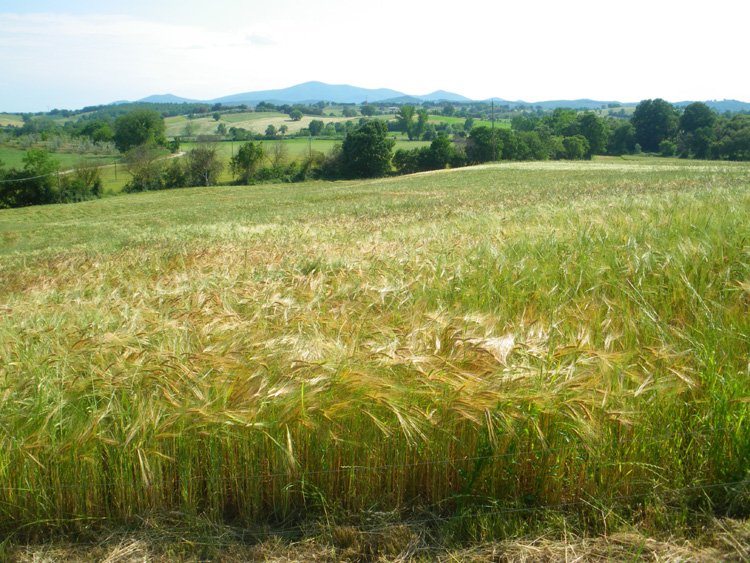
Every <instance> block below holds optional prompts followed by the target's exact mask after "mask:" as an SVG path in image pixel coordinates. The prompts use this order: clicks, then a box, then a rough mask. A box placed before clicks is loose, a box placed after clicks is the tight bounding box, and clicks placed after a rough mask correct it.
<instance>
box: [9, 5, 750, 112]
mask: <svg viewBox="0 0 750 563" xmlns="http://www.w3.org/2000/svg"><path fill="white" fill-rule="evenodd" d="M701 6H702V7H700V8H698V7H693V5H691V4H689V3H685V2H677V1H673V0H649V1H647V0H632V1H630V2H627V3H617V4H614V3H608V2H601V1H595V0H572V1H568V2H562V1H553V0H540V1H538V2H535V3H533V4H523V3H520V2H512V3H510V2H502V1H483V0H463V1H462V2H445V3H442V2H439V1H435V0H433V1H429V2H428V1H424V0H411V1H406V0H379V1H377V2H371V1H368V2H361V1H359V0H348V1H344V0H318V1H317V2H300V1H290V0H273V1H271V0H265V1H262V2H260V1H256V0H246V1H229V0H213V1H212V2H208V1H197V0H180V1H179V2H178V1H171V0H167V1H157V0H151V1H144V0H131V1H128V2H124V1H123V2H111V1H107V0H99V1H94V0H90V1H85V0H72V1H71V0H68V1H52V0H46V1H42V0H24V1H19V0H4V1H3V2H0V75H1V76H2V83H1V85H0V111H40V110H47V109H51V108H55V107H58V108H78V107H82V106H85V105H92V104H100V103H109V102H112V101H115V100H121V99H129V100H135V99H139V98H142V97H145V96H148V95H150V94H159V93H167V92H170V93H174V94H177V95H181V96H185V97H190V98H200V99H208V98H214V97H219V96H223V95H228V94H234V93H238V92H245V91H251V90H261V89H269V88H283V87H286V86H291V85H293V84H297V83H299V82H304V81H307V80H321V81H324V82H330V83H336V84H341V83H346V84H353V85H357V86H363V87H370V88H379V87H387V88H394V89H396V90H401V91H404V92H407V93H411V94H425V93H428V92H431V91H434V90H437V89H445V90H450V91H454V92H457V93H460V94H463V95H466V96H469V97H472V98H478V99H481V98H488V97H490V96H498V97H501V98H506V99H524V100H527V101H538V100H545V99H575V98H583V97H586V98H595V99H600V100H619V101H638V100H641V99H644V98H653V97H663V98H666V99H668V100H671V101H681V100H686V99H701V100H705V99H723V98H736V99H741V100H745V101H750V78H748V73H747V70H746V67H747V55H748V48H747V46H746V39H745V37H746V34H747V31H746V27H747V22H748V21H749V20H748V16H750V3H748V2H747V1H746V0H715V1H714V2H712V3H711V4H710V5H709V4H702V5H701Z"/></svg>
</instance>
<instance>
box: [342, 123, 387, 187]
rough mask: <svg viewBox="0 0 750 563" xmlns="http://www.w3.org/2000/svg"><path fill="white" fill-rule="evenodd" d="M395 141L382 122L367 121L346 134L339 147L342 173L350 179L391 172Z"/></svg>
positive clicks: (372, 176)
mask: <svg viewBox="0 0 750 563" xmlns="http://www.w3.org/2000/svg"><path fill="white" fill-rule="evenodd" d="M394 144H395V141H394V140H393V139H389V138H388V127H387V126H386V124H385V123H383V122H382V121H378V120H375V121H367V122H365V123H363V124H362V125H360V126H359V127H357V128H356V129H354V130H353V131H351V132H350V133H348V134H347V136H346V138H345V139H344V143H343V145H342V147H341V164H342V172H343V173H344V175H346V176H348V177H350V178H374V177H378V176H384V175H386V174H388V172H390V170H391V158H392V150H393V145H394Z"/></svg>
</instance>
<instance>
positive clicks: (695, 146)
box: [680, 102, 718, 158]
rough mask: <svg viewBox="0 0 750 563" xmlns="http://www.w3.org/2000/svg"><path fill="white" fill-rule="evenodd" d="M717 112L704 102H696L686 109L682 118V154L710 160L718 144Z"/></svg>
mask: <svg viewBox="0 0 750 563" xmlns="http://www.w3.org/2000/svg"><path fill="white" fill-rule="evenodd" d="M717 117H718V116H717V115H716V112H714V111H713V110H712V109H711V108H710V107H708V106H707V105H706V104H704V103H703V102H694V103H692V104H689V105H688V106H686V107H685V110H684V111H683V113H682V115H681V116H680V144H681V153H687V154H692V155H693V156H694V157H695V158H709V157H710V155H711V153H712V149H713V145H714V143H715V142H716V134H715V129H714V128H715V125H716V121H717Z"/></svg>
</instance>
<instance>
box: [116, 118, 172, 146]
mask: <svg viewBox="0 0 750 563" xmlns="http://www.w3.org/2000/svg"><path fill="white" fill-rule="evenodd" d="M164 131H165V126H164V119H163V118H162V116H161V114H160V113H159V112H157V111H154V110H151V109H136V110H133V111H131V112H128V113H126V114H125V115H122V116H120V117H118V118H117V121H115V136H114V140H115V146H116V147H117V149H118V150H119V151H121V152H127V151H129V150H130V149H132V148H133V147H137V146H138V145H149V144H150V145H164V144H166V141H167V140H166V138H165V137H164Z"/></svg>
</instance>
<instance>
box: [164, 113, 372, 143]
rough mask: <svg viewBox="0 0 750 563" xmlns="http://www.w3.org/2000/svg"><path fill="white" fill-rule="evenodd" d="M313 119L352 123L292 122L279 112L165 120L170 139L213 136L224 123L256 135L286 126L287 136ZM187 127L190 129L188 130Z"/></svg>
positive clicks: (331, 119) (333, 118)
mask: <svg viewBox="0 0 750 563" xmlns="http://www.w3.org/2000/svg"><path fill="white" fill-rule="evenodd" d="M313 119H318V120H321V121H323V122H324V123H331V122H332V123H336V122H339V121H352V119H358V118H349V117H330V116H327V115H323V116H316V115H313V116H310V115H305V116H303V117H302V119H300V120H299V121H292V120H291V119H290V118H289V116H288V115H287V114H285V113H278V112H257V113H256V112H246V113H227V114H222V115H221V118H220V119H219V121H215V120H214V118H213V117H211V116H210V115H208V116H206V117H199V118H196V119H188V118H187V117H186V116H175V117H167V118H166V119H165V120H164V123H165V125H166V128H167V130H166V134H167V136H168V137H179V136H192V135H213V134H216V127H217V126H218V125H219V123H223V124H224V125H225V126H226V127H227V129H229V128H231V127H238V128H242V129H247V130H248V131H252V132H253V133H255V134H258V135H263V134H264V133H265V132H266V128H267V127H268V126H269V125H273V126H274V127H276V129H278V128H279V127H281V126H282V125H286V126H287V128H288V129H289V131H288V132H287V135H293V134H294V133H298V132H299V130H300V129H302V128H304V127H308V126H309V125H310V122H311V121H312V120H313ZM186 126H189V128H190V129H188V130H186ZM188 132H189V133H190V134H189V135H188Z"/></svg>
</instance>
